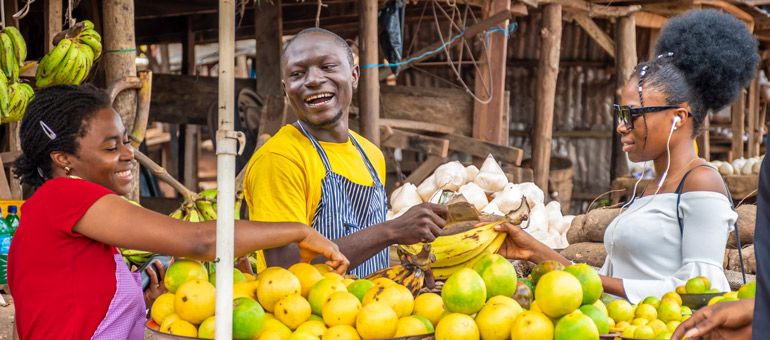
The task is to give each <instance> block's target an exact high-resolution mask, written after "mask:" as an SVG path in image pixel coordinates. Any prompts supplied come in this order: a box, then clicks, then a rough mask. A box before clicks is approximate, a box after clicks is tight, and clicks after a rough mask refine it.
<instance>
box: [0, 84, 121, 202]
mask: <svg viewBox="0 0 770 340" xmlns="http://www.w3.org/2000/svg"><path fill="white" fill-rule="evenodd" d="M106 107H111V103H110V99H109V97H108V96H107V94H106V93H104V91H102V90H99V89H97V88H96V87H93V86H91V85H80V86H75V85H53V86H48V87H45V88H43V89H41V90H39V91H37V92H36V93H35V98H34V99H33V100H32V101H31V102H30V103H29V106H27V110H26V112H25V114H24V118H23V119H22V121H21V130H20V131H19V136H20V137H21V151H22V152H23V154H22V155H21V156H19V158H17V159H16V162H15V163H14V166H13V174H14V175H15V176H16V178H18V179H19V180H20V181H21V183H22V184H27V185H30V186H32V187H34V188H37V187H39V186H41V185H43V183H44V182H45V181H46V180H47V179H50V178H51V175H52V160H51V156H50V155H51V152H54V151H62V152H66V153H70V154H77V151H78V149H79V145H78V143H77V138H81V137H83V136H85V135H86V133H87V132H88V123H89V121H90V120H91V118H93V117H94V116H95V115H96V113H97V112H98V111H99V110H101V109H103V108H106Z"/></svg>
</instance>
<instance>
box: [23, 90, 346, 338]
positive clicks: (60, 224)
mask: <svg viewBox="0 0 770 340" xmlns="http://www.w3.org/2000/svg"><path fill="white" fill-rule="evenodd" d="M20 136H21V148H22V151H23V152H24V154H23V155H22V156H21V157H20V158H19V159H18V160H17V161H16V163H15V164H14V166H15V168H14V174H15V175H16V176H17V177H18V178H19V179H20V180H21V182H22V183H25V184H28V185H30V186H33V187H36V188H37V191H36V192H35V194H34V195H33V196H32V197H31V198H30V199H29V200H27V202H25V204H24V205H23V207H22V211H23V214H22V216H23V217H22V219H21V223H20V225H19V228H18V230H17V232H16V235H15V236H14V240H13V244H12V245H11V249H10V253H9V254H8V284H9V287H10V290H11V295H12V296H13V298H14V302H15V308H16V314H15V318H16V329H17V333H18V334H19V336H20V338H21V339H25V340H27V339H137V340H139V339H143V335H144V327H143V326H144V320H145V310H146V307H145V302H144V297H143V294H142V290H141V287H140V285H139V281H138V275H136V273H130V272H129V271H128V268H127V266H126V265H125V263H124V262H123V260H122V258H121V256H120V254H119V253H118V252H117V250H116V247H123V248H128V249H141V250H147V251H151V252H154V253H159V254H167V255H173V256H179V257H186V258H193V259H199V260H204V261H211V260H213V259H214V257H215V250H214V248H215V242H216V230H215V229H216V223H215V222H214V221H208V222H201V223H190V222H184V221H180V220H176V219H172V218H170V217H168V216H165V215H162V214H159V213H156V212H153V211H150V210H147V209H144V208H141V207H138V206H135V205H133V204H131V203H129V202H128V201H126V200H124V199H122V198H121V197H120V196H119V195H125V194H127V193H128V192H129V189H131V180H132V175H131V169H132V167H133V159H134V150H133V149H132V147H131V145H130V144H129V140H128V135H127V133H126V129H125V127H124V126H123V122H122V121H121V118H120V116H119V115H118V114H117V113H116V112H115V110H113V109H112V107H111V105H110V102H109V99H108V97H107V96H106V95H105V93H104V92H102V91H100V90H98V89H96V88H94V87H92V86H70V85H56V86H51V87H47V88H44V89H42V90H40V91H39V92H38V93H37V94H36V96H35V99H34V100H32V102H31V103H30V104H29V107H28V108H27V112H26V114H25V116H24V119H23V121H22V123H21V131H20ZM235 240H236V241H235V255H236V256H241V255H244V254H246V253H248V252H251V251H254V250H257V249H263V248H271V247H277V246H281V245H284V244H288V243H292V242H297V243H298V244H299V247H300V252H301V253H302V258H303V259H304V260H305V261H309V260H310V259H312V258H314V257H315V256H317V255H318V254H322V255H324V256H326V258H328V259H330V260H329V261H328V262H327V264H329V265H331V266H332V267H335V268H336V269H337V271H338V272H340V273H342V272H344V271H345V269H346V268H347V265H348V263H349V262H348V260H347V259H346V258H345V257H344V255H342V254H341V253H340V252H339V250H338V249H337V246H336V245H335V244H334V243H332V242H330V241H329V240H327V239H326V238H324V237H323V236H321V235H320V234H318V232H316V231H314V230H313V229H311V228H309V227H308V226H306V225H303V224H299V223H260V222H251V221H235ZM132 274H134V275H132Z"/></svg>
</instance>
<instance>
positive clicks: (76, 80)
mask: <svg viewBox="0 0 770 340" xmlns="http://www.w3.org/2000/svg"><path fill="white" fill-rule="evenodd" d="M87 68H88V56H84V55H83V54H82V53H80V54H78V58H77V59H76V60H75V67H74V68H73V69H72V72H71V73H70V77H69V78H67V80H65V81H64V83H65V84H72V85H80V82H81V81H82V80H83V78H84V77H85V74H86V69H87Z"/></svg>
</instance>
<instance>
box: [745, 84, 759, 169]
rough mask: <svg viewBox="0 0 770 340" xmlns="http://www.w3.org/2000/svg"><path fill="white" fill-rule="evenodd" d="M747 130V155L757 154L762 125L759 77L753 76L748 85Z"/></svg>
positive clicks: (754, 155) (753, 155)
mask: <svg viewBox="0 0 770 340" xmlns="http://www.w3.org/2000/svg"><path fill="white" fill-rule="evenodd" d="M746 120H747V121H748V131H749V147H748V155H747V157H756V156H759V145H760V144H761V143H762V126H760V125H759V77H758V76H757V77H754V80H753V81H751V86H750V87H749V114H748V115H747V117H746Z"/></svg>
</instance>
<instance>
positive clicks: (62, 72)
mask: <svg viewBox="0 0 770 340" xmlns="http://www.w3.org/2000/svg"><path fill="white" fill-rule="evenodd" d="M79 53H80V52H79V49H78V46H77V43H73V44H72V47H70V50H69V51H68V52H67V56H66V57H64V60H63V61H62V62H61V64H60V65H59V67H57V68H56V70H55V71H54V78H53V83H54V84H67V80H68V79H70V78H72V71H73V70H74V69H75V64H77V61H78V54H79Z"/></svg>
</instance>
